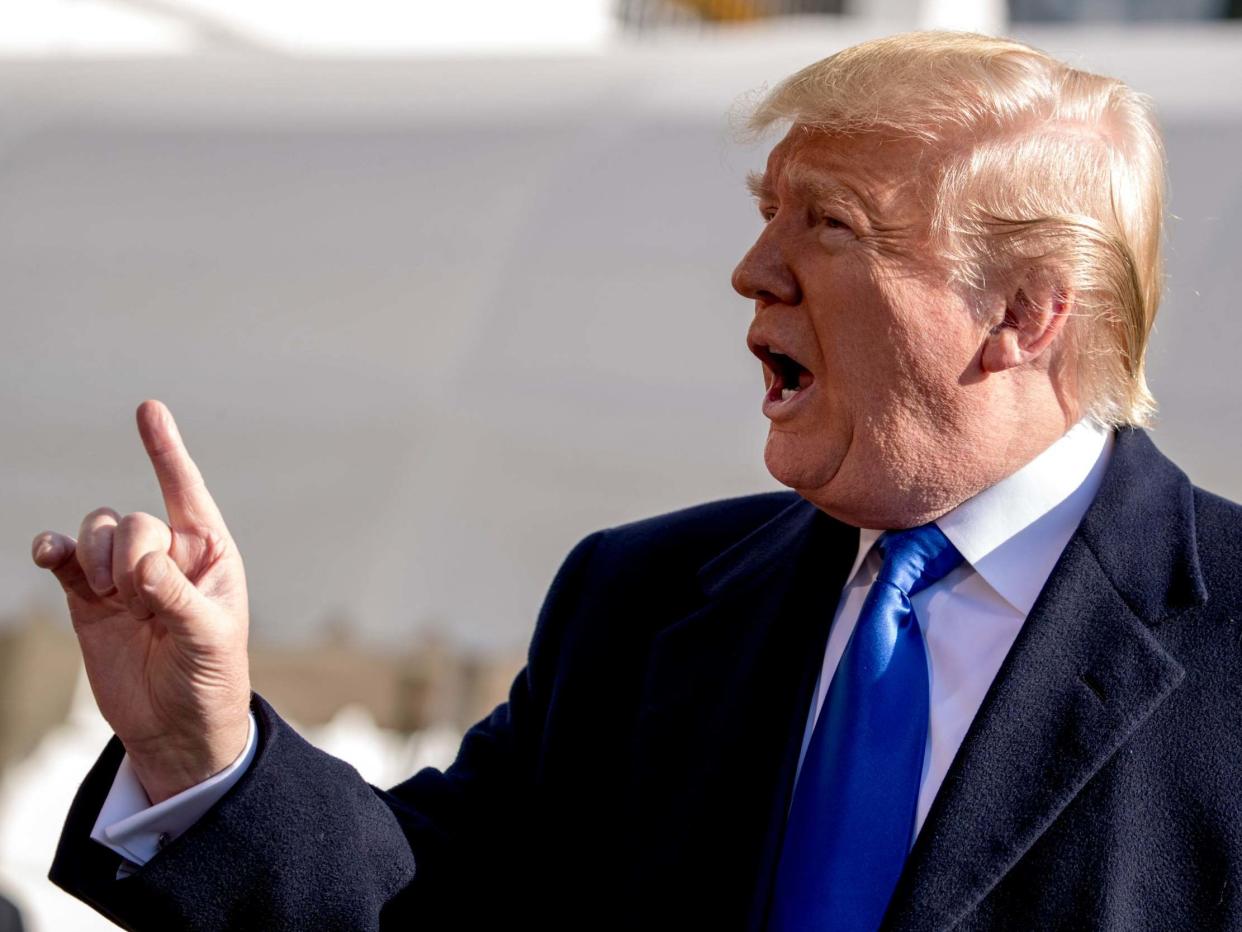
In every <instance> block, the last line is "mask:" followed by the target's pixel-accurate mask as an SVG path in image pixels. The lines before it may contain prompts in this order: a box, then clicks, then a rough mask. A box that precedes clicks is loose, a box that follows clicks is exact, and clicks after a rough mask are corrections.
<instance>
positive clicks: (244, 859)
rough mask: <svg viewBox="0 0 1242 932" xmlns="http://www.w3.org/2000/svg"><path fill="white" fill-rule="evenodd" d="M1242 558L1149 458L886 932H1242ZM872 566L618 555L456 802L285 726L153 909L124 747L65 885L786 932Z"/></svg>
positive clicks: (197, 900)
mask: <svg viewBox="0 0 1242 932" xmlns="http://www.w3.org/2000/svg"><path fill="white" fill-rule="evenodd" d="M1240 532H1242V509H1239V507H1238V506H1236V505H1234V504H1232V503H1229V502H1227V501H1225V500H1223V499H1221V498H1218V497H1216V496H1214V495H1211V494H1209V493H1206V492H1203V491H1201V490H1199V489H1196V488H1195V487H1193V486H1192V485H1191V484H1190V482H1189V481H1188V480H1187V479H1186V477H1185V476H1184V475H1183V474H1182V473H1181V472H1180V471H1179V470H1178V469H1177V468H1176V467H1175V466H1174V465H1173V464H1172V463H1170V462H1169V461H1168V460H1167V459H1165V458H1164V457H1163V456H1162V455H1161V454H1160V453H1159V452H1158V451H1157V450H1156V449H1155V447H1154V446H1153V445H1152V444H1151V442H1150V440H1149V439H1148V437H1147V436H1146V434H1144V433H1143V432H1141V431H1134V430H1124V431H1120V432H1119V434H1118V437H1117V443H1116V446H1115V448H1114V453H1113V457H1112V461H1111V463H1110V466H1109V469H1108V472H1107V474H1106V476H1105V478H1104V480H1103V484H1102V486H1101V488H1100V491H1099V494H1098V496H1097V498H1096V500H1095V501H1094V502H1093V504H1092V505H1091V507H1090V509H1089V510H1088V512H1087V514H1086V515H1085V517H1084V518H1083V521H1082V524H1081V525H1080V527H1079V528H1078V530H1077V531H1076V533H1075V534H1074V536H1073V538H1072V539H1071V540H1070V542H1069V544H1068V545H1067V547H1066V549H1065V551H1064V552H1063V553H1062V555H1061V558H1060V560H1059V562H1058V563H1057V565H1056V567H1055V569H1054V570H1053V572H1052V575H1051V577H1050V578H1049V581H1048V583H1047V585H1046V586H1045V587H1044V590H1043V591H1042V593H1041V594H1040V596H1039V599H1038V601H1037V603H1036V604H1035V606H1034V607H1033V609H1032V611H1031V613H1030V615H1029V616H1028V618H1027V620H1026V623H1025V625H1024V626H1023V628H1022V630H1021V632H1020V633H1019V635H1018V638H1017V640H1016V641H1015V643H1014V645H1013V648H1012V649H1011V651H1010V653H1009V654H1008V656H1007V657H1006V659H1005V661H1004V664H1003V665H1002V667H1001V669H1000V671H999V673H998V675H997V677H996V679H995V681H994V682H993V684H992V686H991V688H990V689H989V691H988V693H987V695H986V696H985V698H984V700H983V704H982V706H981V708H980V709H979V712H978V715H977V716H976V718H975V720H974V721H973V723H972V725H971V727H970V730H969V732H968V733H967V735H966V737H965V740H964V741H963V743H962V745H961V748H960V750H959V752H958V754H957V757H956V758H955V759H954V761H953V763H952V766H951V767H950V769H949V771H948V773H947V775H946V777H945V780H944V783H943V785H942V787H941V789H940V791H939V794H938V795H937V797H936V799H935V801H934V803H933V806H932V809H931V811H930V813H929V814H928V817H927V819H926V822H925V823H924V826H923V828H922V831H921V832H920V833H919V836H918V838H917V840H916V843H915V845H914V848H913V850H912V851H911V853H910V857H909V859H908V861H907V863H906V866H905V870H904V872H903V873H902V876H901V878H900V881H899V883H898V887H897V890H896V892H895V894H894V896H893V899H892V901H891V903H890V905H889V909H888V912H887V914H886V917H885V921H884V926H883V928H884V929H886V930H933V929H934V930H948V929H955V930H982V929H1115V930H1126V932H1133V930H1136V929H1227V928H1233V929H1237V928H1242V643H1240V640H1242V597H1240V595H1242V592H1240V590H1242V533H1240ZM857 540H858V533H857V530H856V529H854V528H851V527H848V526H846V525H844V524H841V523H839V522H837V521H834V520H833V519H831V518H829V517H827V516H826V515H825V514H823V513H822V512H820V511H819V510H818V509H816V508H814V507H813V506H811V505H810V504H808V503H806V502H804V501H803V500H801V499H800V498H798V497H797V496H795V495H794V494H793V493H788V492H780V493H771V494H765V495H756V496H751V497H746V498H740V499H734V500H729V501H723V502H714V503H711V504H707V505H702V506H699V507H696V508H691V509H688V510H685V511H681V512H677V513H674V514H671V515H665V516H661V517H658V518H653V519H650V520H646V521H640V522H637V523H635V524H630V525H626V526H623V527H618V528H613V529H610V530H606V531H601V532H598V533H595V534H593V535H591V536H590V537H588V538H586V539H585V540H584V541H582V542H581V543H580V544H579V545H578V546H577V547H576V548H574V550H573V551H572V553H571V554H570V555H569V557H568V558H567V560H566V561H565V563H564V565H563V566H562V567H561V570H560V572H559V573H558V574H557V576H556V579H555V581H554V582H553V585H552V587H551V590H550V591H549V593H548V596H547V600H546V602H545V604H544V607H543V609H542V612H541V614H540V616H539V620H538V623H537V626H536V629H535V633H534V637H533V640H532V642H531V647H530V653H529V657H528V664H527V666H526V668H525V669H524V670H523V671H522V672H521V673H520V674H519V676H518V677H517V679H516V680H515V682H514V684H513V688H512V690H511V693H510V696H509V700H508V702H506V703H505V704H503V705H501V706H499V707H498V708H497V709H496V710H495V711H494V712H493V713H492V714H491V715H490V716H489V717H488V718H487V719H485V720H483V721H481V722H479V723H478V724H477V725H475V726H474V727H473V728H472V729H471V730H470V731H469V732H468V734H467V735H466V737H465V739H464V740H463V743H462V746H461V749H460V752H459V754H458V757H457V759H456V761H455V763H454V764H453V765H452V766H451V767H450V768H449V769H448V770H447V771H445V772H444V773H441V772H439V771H437V770H432V769H427V770H423V771H421V772H419V773H418V774H416V775H415V776H414V777H412V778H411V779H410V780H408V781H407V782H405V783H403V784H401V785H400V786H398V787H396V788H394V789H392V790H390V791H387V792H385V791H381V790H378V789H374V788H372V787H369V786H367V785H366V784H365V783H364V782H363V781H362V780H361V779H360V778H359V777H358V776H357V774H356V773H355V772H354V771H353V770H352V769H351V768H350V767H348V766H347V765H345V764H343V763H341V762H340V761H337V760H335V759H334V758H331V757H329V756H328V755H326V754H323V753H322V752H320V751H318V750H316V749H314V748H312V747H311V746H310V745H308V744H307V743H306V742H305V741H303V740H302V739H301V738H300V737H299V736H298V735H297V734H296V733H295V732H293V731H292V729H290V728H289V727H288V726H287V725H286V724H284V723H283V722H282V721H281V720H280V718H279V717H278V716H277V715H276V713H275V712H274V711H273V710H272V709H271V708H270V707H269V706H268V705H267V704H266V703H265V702H263V700H262V699H260V698H257V697H256V699H255V709H256V712H257V716H258V720H259V724H260V745H259V749H258V752H257V755H256V758H255V762H254V764H253V766H252V768H251V769H250V771H248V773H247V774H246V776H245V777H244V778H243V779H242V780H241V781H240V782H239V783H238V784H237V785H236V786H235V787H234V788H233V790H231V791H230V793H229V794H228V795H227V796H226V797H225V798H224V799H223V800H222V801H221V802H220V803H219V804H218V805H217V806H216V807H215V808H213V809H212V810H211V811H210V812H209V813H208V814H207V815H206V816H205V817H204V818H203V819H202V820H201V821H200V822H198V823H197V824H196V825H195V826H193V827H192V828H191V829H190V830H189V831H187V832H186V833H185V834H184V835H182V836H181V837H180V838H178V839H177V840H176V841H174V842H172V843H171V844H170V845H168V846H167V847H166V848H165V849H164V850H163V851H162V852H161V853H160V854H159V855H158V856H157V857H155V858H154V859H153V860H152V861H151V862H149V863H148V864H147V865H146V866H145V867H144V868H143V869H141V870H140V871H138V872H137V873H136V874H134V875H133V876H131V877H129V878H127V879H123V880H116V879H114V878H115V873H116V869H117V866H118V858H117V856H116V855H115V854H113V853H112V852H111V851H109V850H107V849H105V848H103V847H102V846H100V845H97V844H95V843H93V842H91V841H90V840H88V833H89V831H90V828H91V826H92V824H93V821H94V819H95V816H96V813H97V812H98V811H99V808H100V805H101V803H102V801H103V798H104V796H105V795H106V793H107V790H108V787H109V785H110V783H111V780H112V776H113V774H114V772H115V770H116V767H117V764H118V762H119V760H120V757H121V753H122V749H121V748H120V746H119V745H118V744H117V743H116V741H115V739H114V740H113V742H112V743H111V744H110V745H109V747H108V748H107V749H106V750H105V751H104V753H103V756H102V757H101V758H100V760H99V762H98V763H97V764H96V766H95V767H94V769H93V770H92V771H91V773H90V774H89V775H88V777H87V779H86V781H85V783H84V784H83V786H82V788H81V790H80V792H79V793H78V796H77V798H76V799H75V800H74V803H73V807H72V809H71V811H70V814H69V817H68V821H67V823H66V826H65V830H64V834H63V836H62V839H61V843H60V848H59V850H58V852H57V855H56V859H55V863H54V864H53V866H52V871H51V878H52V879H53V880H54V881H55V882H56V883H58V884H60V885H61V886H63V887H64V888H65V889H67V890H69V891H70V892H71V893H73V894H74V895H76V896H79V897H81V898H82V899H84V900H86V901H87V902H89V903H91V904H92V905H94V906H95V907H96V908H98V909H100V910H101V911H103V912H105V913H106V914H108V915H109V916H110V917H112V918H113V919H114V920H116V921H118V922H120V923H122V924H127V925H131V926H133V927H135V928H144V929H171V928H184V929H221V928H236V929H279V928H289V929H320V928H322V929H376V928H384V929H397V928H410V929H414V928H466V929H469V928H503V927H505V926H513V927H518V928H528V927H530V928H559V927H574V928H592V929H594V928H630V929H651V928H656V929H662V928H679V929H684V928H704V929H751V930H757V929H759V928H761V926H762V923H763V921H764V915H765V910H766V909H767V905H768V898H769V895H770V891H771V885H772V877H773V870H774V867H775V864H776V859H777V856H778V853H779V850H780V843H781V835H782V831H783V827H784V821H785V813H786V812H787V807H788V805H789V801H790V798H791V794H792V790H793V779H794V770H795V765H796V762H797V757H798V751H799V746H800V741H801V737H802V733H803V727H804V725H805V721H806V715H807V710H808V708H809V704H810V701H811V693H812V689H813V686H814V682H815V677H816V673H817V672H818V669H819V667H820V664H821V661H822V658H823V651H824V645H825V641H826V638H827V634H828V628H829V626H830V624H831V620H832V617H833V611H834V608H835V605H836V602H837V600H838V597H839V593H840V591H841V588H842V585H843V582H844V579H845V575H846V573H847V571H848V568H849V567H850V565H851V563H852V560H853V558H854V556H855V553H856V549H857ZM877 778H878V779H882V778H883V777H882V775H877Z"/></svg>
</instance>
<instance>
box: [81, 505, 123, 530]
mask: <svg viewBox="0 0 1242 932" xmlns="http://www.w3.org/2000/svg"><path fill="white" fill-rule="evenodd" d="M101 518H106V519H108V523H113V522H117V521H120V519H121V516H120V515H119V514H118V513H117V511H116V509H115V508H109V507H108V506H107V505H102V506H100V507H99V508H95V509H93V510H92V511H88V512H87V513H86V517H85V518H83V519H82V523H83V524H84V525H85V524H96V523H98V522H99V521H100V519H101Z"/></svg>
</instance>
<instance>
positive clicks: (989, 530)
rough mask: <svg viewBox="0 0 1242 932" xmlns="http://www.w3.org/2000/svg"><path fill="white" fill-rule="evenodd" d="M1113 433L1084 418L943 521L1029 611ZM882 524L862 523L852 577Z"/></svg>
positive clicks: (1099, 474)
mask: <svg viewBox="0 0 1242 932" xmlns="http://www.w3.org/2000/svg"><path fill="white" fill-rule="evenodd" d="M1112 445H1113V436H1112V432H1111V431H1107V430H1105V429H1103V428H1101V427H1099V426H1097V425H1095V424H1094V423H1092V422H1090V421H1087V420H1082V421H1079V422H1078V423H1077V424H1075V425H1074V426H1073V427H1072V428H1070V430H1069V431H1067V432H1066V433H1065V435H1064V436H1062V437H1061V438H1060V439H1059V440H1057V441H1056V442H1055V443H1054V444H1052V446H1050V447H1048V449H1046V450H1044V452H1042V453H1040V454H1039V456H1037V457H1035V458H1034V459H1033V460H1031V461H1030V462H1029V463H1027V464H1026V465H1025V466H1023V467H1022V468H1021V469H1019V470H1018V471H1017V472H1015V473H1013V474H1012V475H1009V476H1006V477H1005V478H1004V479H1002V480H1001V481H1000V482H998V483H996V484H995V485H993V486H990V487H988V488H986V489H984V490H983V491H982V492H980V493H978V494H977V495H975V496H973V497H971V498H968V499H967V500H966V501H964V502H962V503H961V504H960V505H958V506H957V507H956V508H954V509H953V510H952V511H950V512H948V513H946V514H944V515H941V516H940V517H939V518H938V519H937V520H936V524H937V526H938V527H939V528H940V530H942V531H943V532H944V535H945V537H947V538H949V540H950V541H951V542H952V543H953V546H955V547H956V548H957V549H958V552H959V553H961V555H962V557H963V558H964V559H965V560H966V562H967V563H969V564H970V565H971V566H972V567H973V568H974V570H975V572H976V573H978V574H979V575H980V576H981V577H983V580H984V581H985V582H986V583H987V584H988V585H989V586H991V587H992V588H993V589H994V590H996V592H997V593H998V594H999V595H1000V596H1001V597H1002V598H1003V599H1004V600H1005V601H1006V602H1008V603H1009V604H1010V605H1012V606H1013V607H1014V608H1016V609H1017V610H1018V611H1019V612H1021V613H1022V614H1023V615H1027V614H1030V611H1031V608H1032V606H1034V604H1035V599H1036V597H1037V596H1038V595H1039V592H1040V590H1041V589H1043V587H1044V583H1045V582H1047V581H1048V577H1049V575H1051V573H1052V567H1053V566H1054V565H1055V564H1056V562H1057V559H1058V558H1059V557H1060V556H1061V551H1062V550H1064V549H1065V545H1066V544H1068V543H1069V539H1070V537H1072V536H1073V534H1074V531H1075V529H1076V528H1077V527H1078V524H1079V522H1080V521H1081V520H1082V516H1083V515H1084V514H1086V512H1087V508H1088V507H1089V506H1090V505H1091V502H1092V500H1093V499H1094V498H1095V493H1096V492H1097V491H1099V488H1100V482H1101V481H1102V480H1103V478H1104V470H1105V468H1106V467H1107V466H1108V460H1109V457H1110V455H1111V454H1112ZM882 533H884V532H883V531H879V530H874V529H872V528H860V529H859V541H858V555H857V557H856V558H855V560H854V566H853V568H852V569H851V570H850V575H849V579H850V580H853V578H854V577H855V575H856V574H857V573H858V571H859V569H860V568H861V566H862V564H863V561H864V560H866V558H867V555H868V554H869V553H870V551H871V548H872V547H873V546H874V545H875V542H876V541H877V540H878V539H879V537H880V535H881V534H882Z"/></svg>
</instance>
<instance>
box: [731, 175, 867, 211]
mask: <svg viewBox="0 0 1242 932" xmlns="http://www.w3.org/2000/svg"><path fill="white" fill-rule="evenodd" d="M789 180H790V187H791V188H793V190H794V191H795V192H797V193H799V194H801V195H803V196H804V197H806V198H807V199H809V200H812V201H815V202H816V203H820V204H825V203H827V204H833V203H835V204H845V205H853V206H856V207H859V208H860V209H861V210H862V211H863V213H865V214H866V215H867V217H868V218H871V219H875V218H876V216H877V212H876V210H875V208H874V205H872V204H871V203H870V201H869V200H868V199H866V198H864V197H863V196H862V195H861V194H859V193H858V192H857V191H855V190H854V189H853V188H852V187H850V186H849V185H847V184H844V183H843V182H840V181H836V180H833V179H829V178H825V177H823V176H822V175H817V174H814V173H813V172H809V171H807V170H806V169H803V168H800V167H799V166H796V165H795V166H793V167H792V168H791V169H790V179H789ZM746 190H748V191H749V192H750V194H751V196H752V197H755V198H757V199H758V200H761V201H765V200H766V201H772V200H775V199H776V190H775V188H774V187H773V186H772V183H771V181H770V180H769V179H768V175H767V173H766V172H756V171H752V172H748V173H747V175H746Z"/></svg>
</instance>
